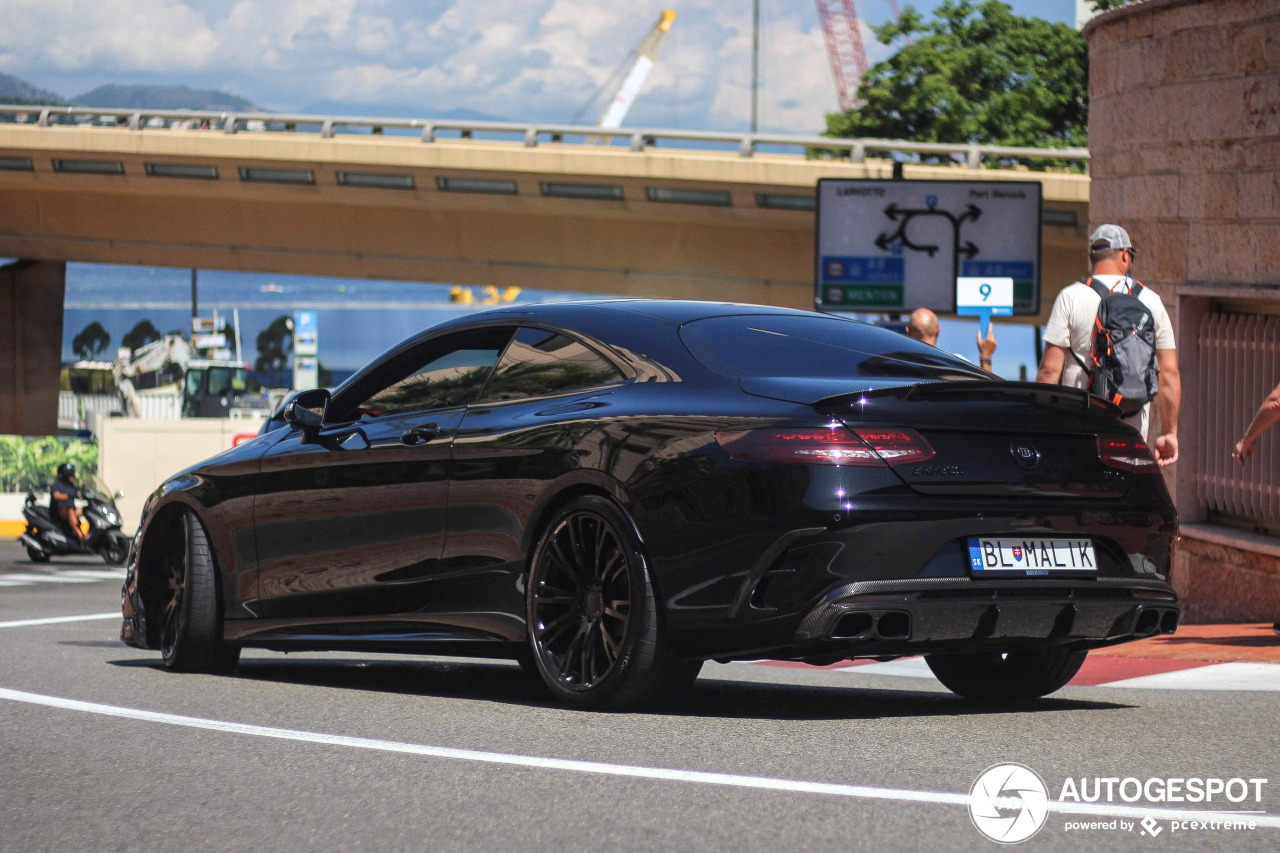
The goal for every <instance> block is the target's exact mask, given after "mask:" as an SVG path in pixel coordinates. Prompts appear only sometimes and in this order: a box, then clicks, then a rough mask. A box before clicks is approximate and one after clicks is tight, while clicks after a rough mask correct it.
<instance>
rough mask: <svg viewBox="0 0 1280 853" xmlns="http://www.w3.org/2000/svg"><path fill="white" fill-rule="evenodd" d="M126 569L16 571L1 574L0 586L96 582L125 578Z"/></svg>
mask: <svg viewBox="0 0 1280 853" xmlns="http://www.w3.org/2000/svg"><path fill="white" fill-rule="evenodd" d="M124 576H125V570H124V569H59V570H58V571H57V572H56V573H49V574H39V573H37V572H15V573H13V574H9V575H0V587H4V586H30V585H32V584H39V583H96V582H98V581H106V580H124Z"/></svg>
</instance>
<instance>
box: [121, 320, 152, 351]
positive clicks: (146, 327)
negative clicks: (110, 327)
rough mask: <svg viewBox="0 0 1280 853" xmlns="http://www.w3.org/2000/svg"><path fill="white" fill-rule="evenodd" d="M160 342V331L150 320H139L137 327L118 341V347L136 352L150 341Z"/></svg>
mask: <svg viewBox="0 0 1280 853" xmlns="http://www.w3.org/2000/svg"><path fill="white" fill-rule="evenodd" d="M158 340H160V330H159V329H157V328H156V327H155V324H154V323H152V322H151V321H150V320H139V321H138V323H137V325H135V326H134V327H133V328H132V329H130V330H129V332H128V334H126V335H125V336H124V337H123V338H121V339H120V346H122V347H128V348H129V349H131V350H133V351H135V352H136V351H137V350H139V349H141V348H142V347H145V346H146V345H147V344H149V343H151V342H152V341H158Z"/></svg>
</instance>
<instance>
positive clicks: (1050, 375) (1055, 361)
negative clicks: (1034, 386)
mask: <svg viewBox="0 0 1280 853" xmlns="http://www.w3.org/2000/svg"><path fill="white" fill-rule="evenodd" d="M1066 361H1067V348H1066V347H1060V346H1058V345H1057V344H1045V345H1044V356H1043V357H1042V358H1041V359H1040V369H1039V371H1037V372H1036V381H1037V382H1043V383H1045V384H1046V385H1057V384H1058V380H1059V379H1061V378H1062V365H1064V364H1066Z"/></svg>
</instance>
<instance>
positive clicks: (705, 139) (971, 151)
mask: <svg viewBox="0 0 1280 853" xmlns="http://www.w3.org/2000/svg"><path fill="white" fill-rule="evenodd" d="M66 119H70V120H71V121H70V123H74V124H86V123H97V124H98V125H100V126H101V125H104V124H106V125H108V126H118V127H122V128H126V129H128V130H129V131H134V132H143V131H153V130H161V129H167V128H169V127H173V126H178V127H186V128H189V129H197V128H198V129H205V130H211V131H221V132H223V133H229V134H230V133H240V132H244V131H250V132H284V133H306V132H313V133H316V134H317V135H319V136H320V137H321V138H331V137H333V136H334V135H335V134H336V133H337V132H338V131H339V130H340V129H349V130H363V129H368V131H369V134H368V135H371V136H376V135H381V134H383V133H385V131H386V130H388V129H397V130H402V131H403V130H410V131H415V132H417V133H418V135H419V138H420V139H421V140H422V142H424V143H431V142H435V141H436V138H437V133H438V132H439V131H442V130H443V131H457V132H458V133H459V134H460V135H461V137H462V138H468V137H471V136H473V135H474V134H476V133H486V134H494V135H497V136H511V137H514V138H515V140H516V141H520V142H521V143H522V144H523V145H524V146H525V147H527V148H535V147H537V146H538V145H540V144H541V143H542V142H543V141H547V142H556V143H566V142H567V141H568V140H570V139H574V138H576V137H581V138H582V141H581V142H580V143H570V144H581V145H583V146H595V147H599V146H600V145H601V143H600V140H604V141H605V144H611V141H612V139H613V138H620V139H626V140H627V144H628V147H629V148H630V150H631V151H634V152H643V151H644V150H645V149H646V148H647V147H649V146H650V145H656V144H657V143H658V142H660V141H661V142H676V143H681V142H684V143H690V142H692V143H703V144H706V143H714V144H719V145H725V146H728V147H730V148H732V147H736V148H737V151H738V154H739V156H741V157H751V156H753V155H754V154H755V153H756V152H757V151H758V150H759V149H760V147H761V146H774V147H780V148H800V149H802V150H810V149H819V150H825V151H837V152H847V153H848V156H849V159H850V161H852V162H854V163H860V162H862V161H863V159H864V158H865V157H866V156H867V154H868V153H869V152H883V153H895V152H896V153H901V154H908V155H911V154H915V155H922V154H923V155H930V156H951V157H952V158H954V159H956V160H957V161H961V162H963V163H964V164H965V165H966V166H967V167H968V168H970V169H978V168H980V167H981V166H982V164H983V161H984V160H985V159H986V158H1012V159H1018V160H1031V161H1063V160H1065V161H1074V162H1078V163H1080V164H1082V165H1084V166H1085V167H1086V168H1087V166H1088V161H1089V150H1088V149H1087V148H1017V147H1009V146H1002V145H978V144H953V143H941V142H912V141H910V140H904V139H871V138H849V139H845V138H834V137H826V136H816V135H802V134H776V133H740V132H734V131H712V130H679V129H670V128H619V129H617V130H613V131H605V130H603V129H601V128H599V127H595V126H588V125H573V124H554V123H542V122H505V121H472V120H466V119H416V118H415V119H409V118H395V117H377V116H332V115H309V114H305V113H267V112H246V113H241V112H230V111H227V112H219V111H213V110H139V109H123V108H121V109H117V108H103V107H78V106H42V105H29V104H27V105H24V104H0V121H6V122H8V121H13V122H18V123H27V121H28V120H30V121H31V123H34V124H36V125H39V126H41V127H50V126H52V125H54V124H61V123H64V121H65V120H66ZM104 119H106V120H108V121H106V122H105V123H104ZM310 128H314V130H309V129H310ZM348 138H351V139H359V138H360V135H358V134H352V135H351V136H350V137H348Z"/></svg>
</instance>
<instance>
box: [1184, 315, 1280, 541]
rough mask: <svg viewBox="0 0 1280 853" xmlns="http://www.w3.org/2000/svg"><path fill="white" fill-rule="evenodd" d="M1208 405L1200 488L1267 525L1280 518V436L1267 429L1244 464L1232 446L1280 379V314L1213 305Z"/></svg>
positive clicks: (1205, 339) (1205, 384) (1205, 365)
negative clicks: (1235, 310)
mask: <svg viewBox="0 0 1280 853" xmlns="http://www.w3.org/2000/svg"><path fill="white" fill-rule="evenodd" d="M1199 345H1200V363H1199V366H1198V370H1199V372H1200V385H1201V388H1202V391H1201V394H1200V401H1199V402H1198V403H1197V406H1198V407H1199V408H1200V409H1201V411H1202V412H1203V414H1202V416H1201V418H1200V425H1199V428H1198V430H1197V432H1198V435H1197V438H1196V440H1197V441H1198V442H1199V446H1198V449H1199V454H1198V456H1199V461H1198V462H1197V464H1196V468H1197V470H1196V472H1195V475H1194V476H1195V483H1196V494H1197V496H1198V497H1199V498H1200V500H1201V501H1203V502H1204V505H1205V507H1206V508H1208V509H1209V511H1210V512H1211V513H1220V514H1223V515H1226V516H1230V517H1234V518H1236V519H1240V520H1247V521H1250V522H1253V523H1255V524H1257V525H1259V526H1262V527H1267V528H1275V527H1276V526H1277V524H1278V523H1280V436H1278V435H1276V434H1275V433H1274V432H1273V433H1267V434H1264V435H1263V436H1262V437H1261V438H1260V439H1258V444H1257V447H1256V449H1255V452H1254V455H1253V457H1252V458H1250V459H1249V460H1248V461H1247V462H1246V464H1245V466H1244V468H1241V467H1240V466H1239V465H1238V464H1237V463H1236V461H1235V459H1233V458H1231V457H1230V454H1229V452H1228V451H1230V449H1231V448H1232V447H1234V446H1235V443H1236V442H1237V441H1238V440H1239V439H1240V436H1242V435H1244V431H1245V428H1246V427H1248V425H1249V421H1250V420H1252V419H1253V415H1254V413H1255V412H1256V411H1257V410H1258V404H1259V403H1261V402H1262V400H1263V399H1264V398H1266V396H1267V394H1268V393H1269V392H1270V391H1271V389H1272V388H1274V387H1275V386H1276V382H1277V381H1280V317H1273V316H1264V315H1260V314H1228V313H1210V314H1207V315H1205V317H1204V319H1203V320H1202V321H1201V323H1200V334H1199Z"/></svg>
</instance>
